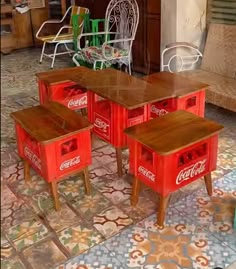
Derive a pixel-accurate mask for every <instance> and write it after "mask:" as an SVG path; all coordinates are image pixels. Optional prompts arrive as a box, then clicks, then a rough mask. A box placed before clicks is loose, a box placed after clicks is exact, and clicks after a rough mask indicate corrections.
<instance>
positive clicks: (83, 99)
mask: <svg viewBox="0 0 236 269" xmlns="http://www.w3.org/2000/svg"><path fill="white" fill-rule="evenodd" d="M85 105H87V95H84V96H82V97H81V98H79V99H74V98H72V99H70V101H69V102H68V104H67V106H68V108H71V107H77V106H79V107H80V106H85Z"/></svg>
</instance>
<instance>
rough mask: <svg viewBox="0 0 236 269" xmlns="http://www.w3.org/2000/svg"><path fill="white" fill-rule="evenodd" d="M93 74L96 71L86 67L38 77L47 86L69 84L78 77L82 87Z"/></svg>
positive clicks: (46, 73)
mask: <svg viewBox="0 0 236 269" xmlns="http://www.w3.org/2000/svg"><path fill="white" fill-rule="evenodd" d="M91 72H95V71H94V70H92V69H90V68H87V67H84V66H77V67H70V68H64V69H58V70H51V71H47V72H41V73H37V74H36V77H37V79H38V80H41V81H43V82H44V83H45V84H47V85H55V84H58V83H62V82H68V81H71V77H72V78H74V77H77V80H78V83H80V84H81V85H82V84H84V82H83V80H84V79H89V77H90V75H89V74H90V73H91Z"/></svg>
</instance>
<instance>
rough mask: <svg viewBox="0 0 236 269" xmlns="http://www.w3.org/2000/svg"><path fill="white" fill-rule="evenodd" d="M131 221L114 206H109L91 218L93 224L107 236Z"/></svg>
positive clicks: (115, 232)
mask: <svg viewBox="0 0 236 269" xmlns="http://www.w3.org/2000/svg"><path fill="white" fill-rule="evenodd" d="M132 223H133V221H132V219H131V218H129V216H128V215H126V214H125V213H124V212H123V211H121V210H120V209H119V208H117V207H116V206H112V207H109V208H107V209H105V210H104V211H102V212H101V213H99V214H97V215H96V216H95V217H94V218H93V226H94V227H95V228H96V229H97V230H98V231H99V232H100V233H101V234H102V235H103V236H104V237H105V238H109V237H111V236H113V235H115V234H117V233H118V232H120V231H121V230H122V229H124V228H125V227H127V226H129V225H130V224H132Z"/></svg>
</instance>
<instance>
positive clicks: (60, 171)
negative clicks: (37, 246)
mask: <svg viewBox="0 0 236 269" xmlns="http://www.w3.org/2000/svg"><path fill="white" fill-rule="evenodd" d="M11 117H12V118H13V119H14V120H15V128H16V138H17V147H18V153H19V156H20V157H21V158H23V160H24V176H25V181H26V182H27V181H29V180H30V166H31V167H32V168H34V170H36V172H37V173H38V174H39V175H41V176H42V177H43V178H44V179H45V180H46V181H47V182H49V183H50V184H51V187H52V194H53V197H54V201H55V208H56V209H59V206H60V205H59V199H58V193H57V182H58V181H59V180H61V179H64V178H65V177H67V176H69V175H72V174H76V173H78V172H80V171H83V172H84V183H85V190H86V193H87V194H88V193H89V192H90V185H89V178H88V165H90V164H91V140H90V129H91V128H92V125H91V124H90V123H89V122H88V120H87V119H85V118H83V117H82V116H80V115H78V114H77V113H76V112H74V111H72V110H70V109H68V108H66V107H65V106H63V105H61V104H59V103H56V102H49V103H45V104H44V105H39V106H35V107H31V108H27V109H23V110H21V111H16V112H13V113H11Z"/></svg>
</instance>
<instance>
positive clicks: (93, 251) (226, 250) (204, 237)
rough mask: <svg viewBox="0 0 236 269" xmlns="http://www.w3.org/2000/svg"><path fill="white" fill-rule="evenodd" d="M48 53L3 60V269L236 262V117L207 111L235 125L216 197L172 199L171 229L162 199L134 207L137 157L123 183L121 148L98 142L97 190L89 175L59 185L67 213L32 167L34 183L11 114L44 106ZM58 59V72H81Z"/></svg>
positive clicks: (197, 267)
mask: <svg viewBox="0 0 236 269" xmlns="http://www.w3.org/2000/svg"><path fill="white" fill-rule="evenodd" d="M39 54H40V50H39V49H30V50H20V51H15V52H14V53H12V54H9V55H4V56H2V57H1V58H2V66H3V65H4V68H2V66H1V69H2V72H1V84H2V85H1V86H2V87H1V94H2V96H1V119H2V121H1V158H2V162H1V167H2V169H1V187H2V188H1V193H2V197H1V202H2V203H1V224H2V231H1V267H2V268H3V269H28V268H29V269H38V268H40V269H41V268H50V269H82V268H83V269H108V268H109V269H128V268H132V269H141V268H142V269H190V268H191V269H192V268H194V269H203V268H204V269H213V268H214V267H216V266H220V267H222V268H224V267H226V266H227V265H229V264H232V263H233V262H235V261H236V240H235V238H236V234H235V230H233V228H232V223H233V214H234V207H235V205H236V197H235V196H236V193H235V190H236V187H235V186H236V169H235V167H236V137H235V133H236V127H235V122H236V114H235V113H231V112H229V111H226V110H223V109H220V108H217V107H215V106H212V105H209V104H207V105H206V116H207V117H208V118H210V119H213V120H215V121H217V122H219V123H221V124H223V125H224V126H225V128H224V130H223V131H222V132H221V133H220V134H219V150H218V152H219V154H218V165H217V170H216V171H214V172H212V178H213V183H214V192H213V197H208V195H207V193H206V188H205V184H204V180H203V179H200V180H197V181H195V182H193V183H192V184H189V185H187V186H185V187H184V188H181V189H180V190H178V191H176V192H174V193H173V194H172V195H171V199H170V201H169V206H168V208H167V211H166V216H165V226H164V227H163V228H162V229H160V228H158V227H157V225H156V217H157V214H158V210H157V208H158V203H159V197H158V194H157V193H155V192H154V191H152V190H151V189H150V188H148V187H146V186H144V185H143V187H142V190H141V193H140V197H139V201H138V204H137V205H136V206H135V207H132V206H131V205H130V195H131V188H132V176H131V175H127V174H126V173H128V169H129V151H128V150H127V149H126V150H123V151H122V158H123V163H122V167H123V173H124V175H123V176H122V177H120V178H119V177H118V175H117V162H116V153H115V148H113V147H112V146H110V145H108V144H107V143H106V142H104V141H102V140H100V139H99V138H98V137H96V136H95V135H93V136H92V156H93V158H92V164H91V165H90V167H89V178H90V181H91V186H92V191H91V194H90V195H88V196H87V195H85V190H84V184H83V179H82V176H81V175H80V174H79V175H77V176H73V177H68V178H67V179H65V180H63V181H61V182H60V183H58V193H59V197H60V198H59V199H60V202H61V208H60V210H58V211H56V210H55V208H54V201H53V198H52V194H51V190H50V185H49V184H47V182H46V181H45V180H43V179H42V178H41V177H39V176H38V175H37V174H36V172H35V171H34V170H33V169H31V176H32V180H31V182H30V183H28V184H26V183H25V182H24V173H23V163H22V161H21V159H20V158H19V156H18V154H17V147H16V138H15V126H14V121H13V119H12V118H11V117H10V113H11V112H13V111H18V110H21V109H24V108H26V107H30V106H34V105H38V104H39V96H38V86H37V81H36V76H35V73H38V72H41V71H46V70H49V68H50V64H49V62H48V61H47V60H46V59H45V61H44V62H43V63H42V64H41V65H39V64H38V59H39V56H40V55H39ZM68 60H69V61H71V59H70V58H69V57H58V59H56V65H55V67H56V66H58V67H60V68H63V67H66V66H71V63H70V62H69V61H68Z"/></svg>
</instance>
